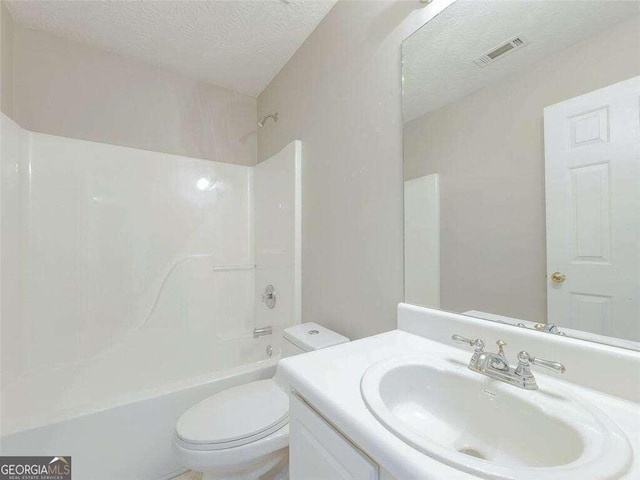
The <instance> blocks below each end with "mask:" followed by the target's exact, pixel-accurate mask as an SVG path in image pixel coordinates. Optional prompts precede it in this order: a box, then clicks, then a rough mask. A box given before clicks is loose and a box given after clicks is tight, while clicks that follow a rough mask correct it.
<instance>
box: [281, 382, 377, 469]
mask: <svg viewBox="0 0 640 480" xmlns="http://www.w3.org/2000/svg"><path fill="white" fill-rule="evenodd" d="M289 413H290V418H289V428H290V440H289V468H290V471H291V479H292V480H339V479H345V480H346V479H352V480H378V466H377V465H376V464H375V463H373V462H372V461H371V460H370V459H369V458H368V457H367V456H366V455H365V454H364V453H363V452H361V451H360V450H358V449H357V448H356V447H355V446H354V445H353V444H351V442H349V441H348V440H347V439H346V438H344V437H343V436H342V435H341V434H340V433H338V431H336V430H335V429H334V428H333V427H332V426H331V425H330V424H328V423H327V422H326V421H325V420H324V419H323V418H322V417H321V416H320V415H318V414H317V413H316V412H315V411H314V410H313V409H311V408H310V407H309V406H308V405H307V404H306V403H304V401H302V400H301V399H300V398H299V397H297V396H296V395H293V394H292V395H291V399H290V412H289Z"/></svg>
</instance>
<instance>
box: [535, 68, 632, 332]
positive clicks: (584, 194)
mask: <svg viewBox="0 0 640 480" xmlns="http://www.w3.org/2000/svg"><path fill="white" fill-rule="evenodd" d="M544 143H545V164H546V165H545V170H546V212H547V277H548V279H547V280H548V281H547V309H548V312H547V314H548V317H547V318H548V321H549V322H551V323H555V324H557V325H562V326H566V327H569V328H572V329H577V330H584V331H587V332H592V333H597V334H601V335H607V336H613V337H619V338H625V339H628V340H635V341H639V340H640V322H639V321H638V318H639V317H640V299H639V296H640V245H639V239H640V77H635V78H631V79H629V80H626V81H623V82H620V83H616V84H614V85H611V86H609V87H606V88H602V89H600V90H596V91H593V92H590V93H587V94H586V95H582V96H580V97H576V98H572V99H570V100H567V101H564V102H561V103H558V104H556V105H552V106H550V107H547V108H545V110H544Z"/></svg>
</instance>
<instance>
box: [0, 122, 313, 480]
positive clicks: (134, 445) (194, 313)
mask: <svg viewBox="0 0 640 480" xmlns="http://www.w3.org/2000/svg"><path fill="white" fill-rule="evenodd" d="M300 170H301V146H300V142H298V141H295V142H293V143H291V144H289V145H288V146H287V147H286V148H285V149H283V150H282V151H281V152H280V153H278V154H277V155H275V156H274V157H272V158H270V159H269V160H267V161H265V162H262V163H260V164H259V165H257V166H255V167H246V166H238V165H231V164H225V163H219V162H213V161H208V160H199V159H194V158H188V157H180V156H177V155H169V154H164V153H157V152H150V151H144V150H138V149H133V148H126V147H120V146H113V145H107V144H101V143H95V142H89V141H82V140H76V139H70V138H63V137H58V136H52V135H45V134H39V133H34V132H29V131H27V130H24V129H22V128H20V127H19V126H17V125H16V124H15V123H13V122H12V121H11V120H9V119H8V118H7V117H4V116H3V118H2V196H3V198H2V216H3V222H6V223H4V225H3V231H2V248H3V249H5V248H6V249H7V250H6V251H13V252H19V255H17V256H16V255H13V256H11V257H10V259H9V260H8V261H7V262H6V263H5V264H3V268H2V275H3V284H4V285H9V284H8V283H6V282H5V280H7V279H11V280H12V283H11V285H13V286H12V287H11V288H13V291H11V292H9V293H10V294H11V295H4V296H3V304H2V309H3V312H2V313H3V318H12V319H14V321H11V322H5V323H4V324H3V343H2V372H1V373H2V377H3V390H2V412H1V413H2V417H1V421H2V432H3V437H2V453H3V454H4V455H11V454H19V453H20V452H24V451H27V450H28V451H29V452H32V453H31V454H33V455H38V454H42V455H50V454H51V452H57V453H60V454H64V455H71V456H75V458H74V474H75V475H77V476H78V478H120V477H123V476H126V477H127V478H170V477H171V476H173V475H175V474H176V473H179V471H180V470H181V469H182V468H181V466H180V465H179V464H178V462H177V460H176V458H175V457H174V456H173V455H172V453H171V437H172V433H173V430H174V428H175V424H176V421H177V419H178V418H179V417H180V415H181V414H182V413H183V412H184V411H185V410H187V409H188V408H189V407H190V406H192V405H193V404H195V403H197V402H198V401H199V400H201V399H203V398H205V397H207V396H209V395H211V394H212V393H215V392H217V391H220V390H222V389H225V388H228V387H230V386H234V385H239V384H243V383H246V382H249V381H254V380H260V379H264V378H270V377H271V376H272V375H273V373H274V371H275V364H276V362H277V359H278V358H279V355H280V347H281V338H282V331H283V329H284V328H286V327H288V326H291V325H293V324H296V323H299V322H300V241H301V238H300V232H301V213H300V209H301V182H300ZM5 258H8V257H5V255H3V261H4V259H5ZM15 279H18V280H19V281H18V282H16V281H15ZM267 287H269V288H270V289H271V290H270V291H271V292H272V295H271V296H269V295H268V294H267V295H265V290H266V289H267ZM269 300H270V301H269ZM273 300H275V302H273ZM267 303H269V305H267ZM274 303H275V305H273V304H274ZM269 306H273V307H274V308H269ZM264 327H271V329H272V330H271V331H272V334H271V335H269V334H267V335H254V329H260V328H264ZM9 339H10V341H9ZM89 432H92V434H91V435H90V436H89ZM95 432H100V434H99V435H96V434H95ZM87 438H91V439H92V440H91V442H87ZM27 445H28V448H26V446H27ZM113 458H117V459H118V462H117V465H111V463H114V462H109V459H113ZM141 459H146V460H145V461H141ZM96 472H99V473H96Z"/></svg>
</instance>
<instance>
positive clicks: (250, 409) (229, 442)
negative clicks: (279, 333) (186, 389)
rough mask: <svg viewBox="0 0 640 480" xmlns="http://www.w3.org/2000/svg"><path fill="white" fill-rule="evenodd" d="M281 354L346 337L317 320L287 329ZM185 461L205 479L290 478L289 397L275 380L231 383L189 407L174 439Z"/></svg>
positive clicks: (319, 346)
mask: <svg viewBox="0 0 640 480" xmlns="http://www.w3.org/2000/svg"><path fill="white" fill-rule="evenodd" d="M283 338H284V341H283V346H282V357H283V358H284V357H289V356H293V355H297V354H300V353H305V352H309V351H312V350H319V349H321V348H326V347H331V346H334V345H339V344H341V343H346V342H348V341H349V339H348V338H346V337H343V336H342V335H340V334H338V333H335V332H333V331H331V330H329V329H327V328H324V327H322V326H320V325H318V324H316V323H303V324H301V325H295V326H293V327H289V328H287V329H285V331H284V334H283ZM173 445H174V450H175V452H176V454H177V456H178V458H179V459H180V461H181V462H182V464H183V465H184V466H185V467H187V468H190V469H191V470H195V471H198V472H204V477H203V479H204V480H214V479H216V480H222V479H224V480H255V479H257V478H259V477H261V476H263V475H265V474H268V475H266V477H268V478H270V479H278V480H280V479H286V478H288V475H287V472H288V447H289V397H288V395H287V393H286V392H284V391H283V390H282V389H281V388H280V387H279V386H278V384H277V383H276V382H275V381H274V380H260V381H257V382H251V383H247V384H245V385H240V386H238V387H233V388H229V389H227V390H223V391H222V392H219V393H216V394H215V395H213V396H211V397H209V398H207V399H206V400H203V401H202V402H200V403H198V404H197V405H195V406H193V407H191V408H190V409H189V410H187V411H186V412H185V413H184V414H183V415H182V416H181V417H180V419H179V420H178V423H177V425H176V431H175V434H174V439H173Z"/></svg>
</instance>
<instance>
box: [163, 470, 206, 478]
mask: <svg viewBox="0 0 640 480" xmlns="http://www.w3.org/2000/svg"><path fill="white" fill-rule="evenodd" d="M171 480H202V472H194V471H193V470H189V471H188V472H186V473H183V474H182V475H178V476H177V477H173V478H172V479H171Z"/></svg>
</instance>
